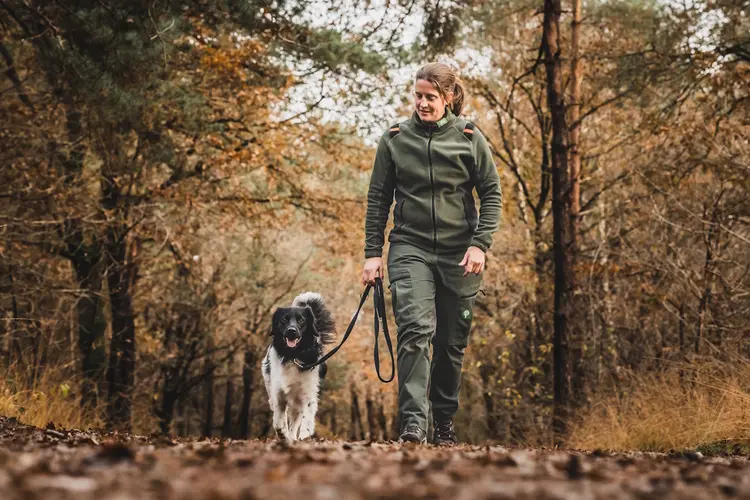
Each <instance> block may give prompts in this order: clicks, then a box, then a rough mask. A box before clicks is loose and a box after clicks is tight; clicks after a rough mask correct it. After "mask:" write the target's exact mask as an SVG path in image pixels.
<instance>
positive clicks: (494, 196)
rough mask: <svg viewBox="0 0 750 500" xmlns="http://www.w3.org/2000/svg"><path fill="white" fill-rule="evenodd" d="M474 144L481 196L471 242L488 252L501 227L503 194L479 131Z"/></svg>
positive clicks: (489, 153)
mask: <svg viewBox="0 0 750 500" xmlns="http://www.w3.org/2000/svg"><path fill="white" fill-rule="evenodd" d="M473 142H474V165H475V168H476V185H475V188H476V190H477V194H478V195H479V224H478V225H477V229H476V231H475V232H474V237H473V238H472V240H471V246H475V247H477V248H480V249H482V251H484V252H486V251H487V250H488V249H489V248H490V246H491V245H492V235H493V234H494V232H495V231H497V229H498V228H499V227H500V217H501V214H502V206H503V193H502V190H501V188H500V177H499V176H498V175H497V167H496V166H495V161H494V160H493V159H492V152H491V151H490V147H489V145H488V144H487V139H485V138H484V136H483V135H482V133H481V132H479V130H476V131H475V132H474V141H473Z"/></svg>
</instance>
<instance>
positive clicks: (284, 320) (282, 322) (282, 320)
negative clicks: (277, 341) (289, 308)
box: [281, 317, 289, 325]
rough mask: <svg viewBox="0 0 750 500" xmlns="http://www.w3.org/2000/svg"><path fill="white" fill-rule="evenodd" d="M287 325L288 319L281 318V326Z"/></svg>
mask: <svg viewBox="0 0 750 500" xmlns="http://www.w3.org/2000/svg"><path fill="white" fill-rule="evenodd" d="M287 323H289V318H287V317H283V318H281V324H282V325H286V324H287Z"/></svg>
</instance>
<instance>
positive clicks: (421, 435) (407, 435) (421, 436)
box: [398, 424, 427, 444]
mask: <svg viewBox="0 0 750 500" xmlns="http://www.w3.org/2000/svg"><path fill="white" fill-rule="evenodd" d="M398 441H399V442H400V443H420V444H424V443H426V442H427V433H426V432H425V431H423V430H422V429H420V428H419V426H418V425H416V424H409V425H407V426H406V428H405V429H404V430H403V431H402V432H401V435H400V436H399V438H398Z"/></svg>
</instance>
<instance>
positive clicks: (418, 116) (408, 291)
mask: <svg viewBox="0 0 750 500" xmlns="http://www.w3.org/2000/svg"><path fill="white" fill-rule="evenodd" d="M414 80H415V81H414V108H415V109H414V113H413V114H412V117H411V118H410V119H409V120H406V121H403V122H401V123H399V124H396V125H394V126H392V127H390V128H389V130H387V131H386V132H385V133H384V134H383V136H382V137H381V139H380V143H379V145H378V149H377V154H376V157H375V163H374V166H373V171H372V177H371V179H370V188H369V192H368V195H367V217H366V222H365V233H366V236H365V258H366V260H365V265H364V269H363V271H362V281H363V283H369V284H374V282H375V278H376V277H381V278H382V277H383V261H382V258H381V255H382V251H383V243H384V236H383V235H384V231H385V226H386V222H387V221H388V213H389V211H390V208H391V204H392V202H393V199H394V194H395V199H396V208H395V209H394V227H393V229H392V230H391V233H390V237H389V241H390V249H389V252H388V276H389V280H390V289H391V295H392V299H393V312H394V316H395V318H396V326H397V331H398V337H397V338H398V341H397V356H398V406H399V418H400V422H401V432H400V441H402V442H417V443H425V442H426V441H427V432H426V429H427V413H428V403H427V401H428V386H429V401H430V403H431V404H432V416H433V426H434V433H433V441H432V442H433V444H447V445H450V444H455V443H456V442H457V440H456V434H455V431H454V428H453V417H454V415H455V414H456V411H457V410H458V393H459V389H460V383H461V365H462V363H463V357H464V350H465V349H466V346H467V343H468V337H469V329H470V327H471V319H472V308H473V305H474V300H475V298H476V295H477V293H478V292H479V286H480V284H481V274H482V272H483V271H484V267H485V252H486V251H487V249H488V248H489V247H490V244H491V243H492V235H493V233H494V232H495V231H496V230H497V228H498V226H499V222H500V210H501V206H502V194H501V190H500V182H499V179H498V175H497V169H496V167H495V163H494V161H493V159H492V154H491V152H490V149H489V147H488V145H487V141H486V140H485V138H484V136H482V134H481V133H480V132H479V131H478V130H476V129H474V126H473V125H472V124H471V123H469V122H467V121H466V120H463V119H460V118H458V116H459V115H460V113H461V108H462V107H463V102H464V88H463V84H462V83H461V81H460V80H459V78H458V77H457V76H456V73H455V72H454V71H453V70H452V69H451V68H450V67H449V66H447V65H445V64H441V63H431V64H428V65H426V66H424V67H423V68H422V69H420V70H419V71H418V72H417V75H416V77H415V79H414ZM474 189H476V191H477V194H478V195H479V199H480V203H481V211H480V213H479V215H477V209H476V207H475V204H474V196H473V192H472V191H473V190H474ZM430 340H431V341H432V344H433V355H432V360H431V361H430V359H429V350H430V349H429V343H430Z"/></svg>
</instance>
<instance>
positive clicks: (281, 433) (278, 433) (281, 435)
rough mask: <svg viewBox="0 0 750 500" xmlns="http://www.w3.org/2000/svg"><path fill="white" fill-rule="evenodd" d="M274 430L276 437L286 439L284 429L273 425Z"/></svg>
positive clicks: (281, 439)
mask: <svg viewBox="0 0 750 500" xmlns="http://www.w3.org/2000/svg"><path fill="white" fill-rule="evenodd" d="M273 430H274V431H276V439H278V440H280V441H283V440H285V439H286V433H285V432H284V429H282V428H281V427H274V428H273Z"/></svg>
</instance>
